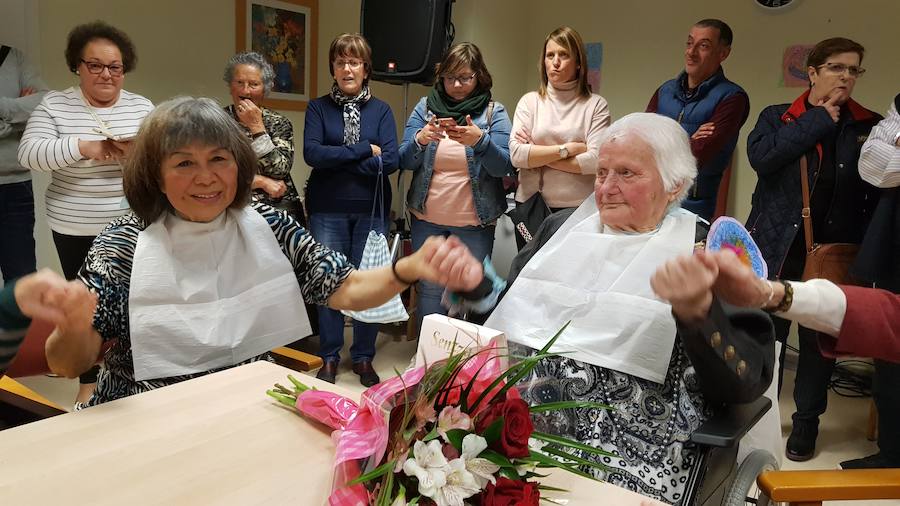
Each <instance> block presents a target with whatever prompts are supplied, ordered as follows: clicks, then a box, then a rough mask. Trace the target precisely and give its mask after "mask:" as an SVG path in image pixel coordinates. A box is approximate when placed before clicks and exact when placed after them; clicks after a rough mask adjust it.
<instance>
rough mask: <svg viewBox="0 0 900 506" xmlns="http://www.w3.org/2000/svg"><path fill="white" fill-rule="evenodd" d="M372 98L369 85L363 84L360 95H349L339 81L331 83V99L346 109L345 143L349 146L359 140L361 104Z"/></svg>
mask: <svg viewBox="0 0 900 506" xmlns="http://www.w3.org/2000/svg"><path fill="white" fill-rule="evenodd" d="M370 98H372V94H371V93H370V92H369V85H368V84H367V85H365V86H363V88H362V90H361V91H360V92H359V95H356V96H355V97H348V96H347V95H344V92H342V91H341V89H340V88H339V87H338V85H337V83H334V84H332V85H331V99H332V100H334V102H335V103H336V104H338V105H340V106H341V107H343V109H344V145H345V146H349V145H351V144H356V143H357V142H359V118H360V112H359V106H360V104H364V103H366V102H368V101H369V99H370Z"/></svg>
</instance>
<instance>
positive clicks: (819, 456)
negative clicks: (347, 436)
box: [22, 333, 900, 506]
mask: <svg viewBox="0 0 900 506" xmlns="http://www.w3.org/2000/svg"><path fill="white" fill-rule="evenodd" d="M348 334H349V333H348ZM348 338H349V335H348ZM347 341H348V343H349V342H350V339H347ZM310 344H314V343H313V342H311V343H310ZM376 347H377V350H378V351H377V355H376V359H375V369H376V370H377V372H378V374H379V375H380V376H381V377H382V378H387V377H390V376H391V375H393V374H394V370H395V369H397V370H401V371H402V370H404V369H406V367H407V365H408V364H409V361H410V359H411V357H412V356H413V355H414V354H415V350H416V343H415V341H405V340H399V341H395V340H394V339H393V338H392V337H391V336H388V335H386V334H381V335H380V336H379V339H378V342H377V345H376ZM348 348H349V344H348V345H347V346H345V349H344V352H343V356H344V357H345V360H344V362H343V363H342V364H341V369H340V373H339V375H338V379H337V381H338V384H339V385H341V386H343V387H346V388H348V389H352V390H354V391H359V392H362V390H363V387H362V386H361V385H360V384H359V381H358V377H357V376H356V375H355V374H353V373H352V372H351V371H350V361H349V360H348V358H349V351H348ZM790 362H791V361H790V360H789V361H788V363H789V365H788V368H787V370H786V371H785V378H784V392H785V395H782V397H781V399H780V401H779V404H780V408H781V422H782V423H781V428H782V440H783V441H782V446H781V448H783V443H784V440H786V439H787V435H788V433H790V430H791V414H792V413H793V410H794V403H793V399H792V398H791V394H790V393H791V391H792V387H793V382H794V371H793V370H792V367H791V365H790ZM310 374H315V372H312V373H310ZM22 383H24V384H25V385H27V386H28V387H30V388H32V389H34V390H36V391H37V392H39V393H41V394H43V395H44V396H46V397H47V398H48V399H50V400H52V401H54V402H56V403H57V404H59V405H61V406H66V407H68V406H71V404H72V400H73V399H74V398H75V393H76V391H77V385H76V382H75V380H66V379H60V378H47V377H32V378H25V379H23V380H22ZM869 402H870V400H869V399H854V398H848V397H841V396H838V395H836V394H834V393H833V392H831V393H829V399H828V412H827V413H826V414H825V416H824V417H823V418H822V421H821V425H820V429H819V439H818V443H817V453H816V455H815V457H814V458H813V459H812V460H809V461H807V462H802V463H798V462H792V461H790V460H787V459H783V464H782V468H783V469H837V468H838V464H839V463H840V462H841V461H843V460H847V459H851V458H857V457H863V456H866V455H870V454H872V453H875V452H876V451H877V447H876V445H875V443H873V442H870V441H868V440H866V437H865V430H866V425H867V421H868V416H869ZM826 504H827V505H829V506H839V505H840V506H859V505H860V504H862V503H860V502H844V501H838V502H828V503H826ZM865 504H866V505H873V506H900V499H898V500H885V501H869V502H867V503H865Z"/></svg>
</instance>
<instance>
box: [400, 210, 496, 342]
mask: <svg viewBox="0 0 900 506" xmlns="http://www.w3.org/2000/svg"><path fill="white" fill-rule="evenodd" d="M495 228H496V227H495V226H494V225H489V226H486V227H479V226H469V227H448V226H444V225H435V224H434V223H429V222H427V221H424V220H420V219H418V218H416V217H415V216H412V222H411V223H410V231H411V232H412V246H413V251H418V250H419V248H421V247H422V244H424V243H425V240H426V239H428V238H429V237H431V236H433V235H455V236H456V237H458V238H459V239H460V240H462V242H463V244H465V245H466V247H467V248H469V251H471V252H472V256H474V257H475V258H477V259H478V260H484V258H485V257H487V256H490V255H491V252H492V251H493V250H494V229H495ZM416 288H417V290H418V297H419V300H418V309H417V310H416V321H417V323H418V327H417V328H419V329H421V328H422V319H423V318H424V317H425V315H429V314H434V313H438V314H442V315H445V314H447V309H446V308H444V307H443V306H441V295H443V293H444V287H443V286H441V285H436V284H434V283H430V282H428V281H419V283H418V286H417V287H416Z"/></svg>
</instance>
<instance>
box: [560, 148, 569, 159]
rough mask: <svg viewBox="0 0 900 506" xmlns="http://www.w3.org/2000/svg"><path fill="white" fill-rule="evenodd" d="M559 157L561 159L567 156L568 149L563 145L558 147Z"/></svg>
mask: <svg viewBox="0 0 900 506" xmlns="http://www.w3.org/2000/svg"><path fill="white" fill-rule="evenodd" d="M559 157H560V158H562V159H563V160H565V159H566V158H568V157H569V150H568V149H566V147H565V146H560V147H559Z"/></svg>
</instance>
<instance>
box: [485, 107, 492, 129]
mask: <svg viewBox="0 0 900 506" xmlns="http://www.w3.org/2000/svg"><path fill="white" fill-rule="evenodd" d="M493 117H494V101H493V100H491V101H489V102H488V106H487V129H485V132H487V133H490V132H491V119H492V118H493Z"/></svg>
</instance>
